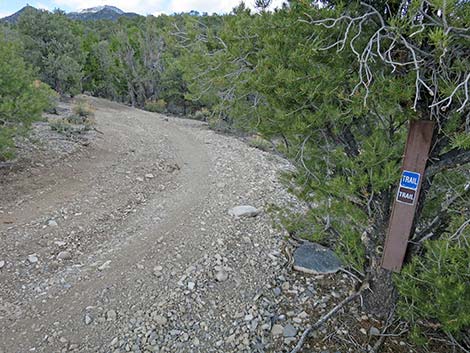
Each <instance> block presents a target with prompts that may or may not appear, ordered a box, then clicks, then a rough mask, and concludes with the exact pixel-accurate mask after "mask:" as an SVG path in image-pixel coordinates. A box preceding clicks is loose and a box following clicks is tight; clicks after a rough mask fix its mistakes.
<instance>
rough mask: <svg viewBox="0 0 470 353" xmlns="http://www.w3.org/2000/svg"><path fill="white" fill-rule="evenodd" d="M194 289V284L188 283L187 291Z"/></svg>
mask: <svg viewBox="0 0 470 353" xmlns="http://www.w3.org/2000/svg"><path fill="white" fill-rule="evenodd" d="M195 287H196V283H194V282H188V289H189V290H193V289H194V288H195Z"/></svg>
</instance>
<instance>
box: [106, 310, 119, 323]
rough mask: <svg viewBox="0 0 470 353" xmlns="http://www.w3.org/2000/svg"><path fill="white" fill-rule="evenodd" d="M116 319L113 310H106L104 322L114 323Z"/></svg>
mask: <svg viewBox="0 0 470 353" xmlns="http://www.w3.org/2000/svg"><path fill="white" fill-rule="evenodd" d="M116 318H117V313H116V312H115V311H114V310H108V311H107V312H106V320H108V321H114V320H116Z"/></svg>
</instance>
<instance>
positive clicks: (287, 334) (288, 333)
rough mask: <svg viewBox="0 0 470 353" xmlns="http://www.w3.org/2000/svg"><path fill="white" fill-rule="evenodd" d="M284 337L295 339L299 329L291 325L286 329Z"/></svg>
mask: <svg viewBox="0 0 470 353" xmlns="http://www.w3.org/2000/svg"><path fill="white" fill-rule="evenodd" d="M282 334H283V335H284V337H295V336H296V335H297V329H296V328H295V327H294V326H292V325H291V324H288V325H286V327H284V330H283V333H282Z"/></svg>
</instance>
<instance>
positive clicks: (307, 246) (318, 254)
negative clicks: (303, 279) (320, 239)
mask: <svg viewBox="0 0 470 353" xmlns="http://www.w3.org/2000/svg"><path fill="white" fill-rule="evenodd" d="M340 268H341V261H340V260H339V258H338V257H337V256H336V254H335V253H334V252H333V251H331V250H330V249H328V248H325V247H323V246H321V245H320V244H316V243H311V242H308V241H305V242H304V243H303V244H302V245H300V246H299V247H298V248H297V249H296V250H295V251H294V270H297V271H301V272H305V273H310V274H327V273H335V272H337V271H338V270H339V269H340Z"/></svg>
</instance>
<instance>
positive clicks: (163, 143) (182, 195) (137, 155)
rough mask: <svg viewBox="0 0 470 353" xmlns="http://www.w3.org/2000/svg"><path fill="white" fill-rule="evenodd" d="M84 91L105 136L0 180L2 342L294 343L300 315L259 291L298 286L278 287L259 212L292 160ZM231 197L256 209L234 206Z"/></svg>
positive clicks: (266, 347)
mask: <svg viewBox="0 0 470 353" xmlns="http://www.w3.org/2000/svg"><path fill="white" fill-rule="evenodd" d="M90 101H91V103H92V105H93V106H94V107H95V108H96V119H97V130H99V131H100V132H102V134H97V137H96V139H94V140H93V141H92V142H91V144H90V145H89V146H88V147H87V148H85V149H83V150H80V151H78V152H76V153H72V154H70V155H68V156H65V157H64V158H62V159H60V160H57V161H55V162H54V163H51V164H50V165H42V164H39V165H35V166H34V167H33V168H31V169H28V170H26V171H22V172H18V173H16V174H15V173H13V174H12V175H8V176H6V177H3V180H2V183H1V184H0V185H1V190H0V267H1V268H0V282H1V287H0V352H5V353H6V352H61V351H62V352H67V351H74V352H129V351H132V352H198V351H200V352H229V351H237V352H239V351H247V352H255V351H272V350H276V348H275V347H280V346H279V344H280V345H283V344H289V343H290V342H294V341H295V340H296V339H297V338H298V335H299V334H300V333H301V332H300V327H301V326H302V322H303V320H306V318H307V315H306V313H305V312H304V313H292V314H289V315H290V316H289V317H288V318H287V320H288V322H291V321H289V320H291V319H292V318H293V319H295V320H293V321H292V324H287V321H286V315H283V314H282V313H280V312H278V311H277V310H278V309H276V308H275V307H274V306H275V305H274V303H273V301H271V299H267V297H265V293H267V292H269V293H270V294H269V295H270V296H278V295H279V293H280V292H281V290H282V291H289V290H293V291H294V292H295V291H296V289H295V288H289V283H287V285H285V284H284V285H283V287H282V288H281V286H280V285H279V288H277V287H276V283H279V280H278V276H279V273H280V269H281V267H282V264H283V261H284V260H283V258H282V256H281V254H280V252H279V249H280V243H281V241H282V237H283V234H282V232H281V231H279V230H276V229H274V228H273V222H272V219H271V217H270V216H269V214H268V212H267V209H268V207H269V205H270V204H276V205H282V204H283V203H285V202H287V201H288V200H289V198H290V197H289V195H288V194H287V193H286V192H285V190H284V188H283V187H282V186H281V184H280V183H279V181H278V175H279V172H280V171H282V170H285V169H286V168H289V165H288V164H287V162H286V161H284V160H282V159H280V158H277V157H274V156H272V155H270V154H267V153H264V152H262V151H260V150H257V149H254V148H251V147H249V146H247V145H246V144H244V143H243V142H240V141H238V140H236V139H233V138H230V137H226V136H221V135H218V134H215V133H214V132H211V131H209V130H208V129H207V128H206V126H204V125H203V124H201V123H197V122H191V121H185V120H178V119H173V118H165V117H163V116H160V115H158V114H152V113H148V112H143V111H140V110H136V109H131V108H128V107H125V106H122V105H119V104H115V103H110V102H107V101H104V100H98V99H91V98H90ZM238 205H252V206H254V207H257V208H258V209H259V210H261V213H260V215H259V216H258V217H253V218H239V219H238V218H235V217H232V216H230V215H229V214H228V212H227V211H228V210H229V209H230V208H232V207H234V206H238ZM281 280H282V276H281ZM276 281H277V282H276ZM307 284H308V283H307ZM307 284H306V286H307ZM273 293H274V294H273ZM276 320H280V321H285V322H284V324H283V326H281V325H277V326H276V327H274V328H273V324H275V322H276ZM276 329H277V331H279V332H277V331H276ZM278 336H279V340H280V343H276V337H278ZM296 337H297V338H296ZM276 344H277V345H276Z"/></svg>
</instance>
